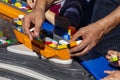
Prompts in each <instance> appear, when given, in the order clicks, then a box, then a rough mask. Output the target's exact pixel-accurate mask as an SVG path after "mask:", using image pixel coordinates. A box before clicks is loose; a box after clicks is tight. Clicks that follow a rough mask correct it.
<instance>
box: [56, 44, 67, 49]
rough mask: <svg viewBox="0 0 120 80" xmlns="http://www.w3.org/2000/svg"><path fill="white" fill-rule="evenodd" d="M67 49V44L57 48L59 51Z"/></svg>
mask: <svg viewBox="0 0 120 80" xmlns="http://www.w3.org/2000/svg"><path fill="white" fill-rule="evenodd" d="M65 48H67V45H66V44H63V45H58V46H57V49H65Z"/></svg>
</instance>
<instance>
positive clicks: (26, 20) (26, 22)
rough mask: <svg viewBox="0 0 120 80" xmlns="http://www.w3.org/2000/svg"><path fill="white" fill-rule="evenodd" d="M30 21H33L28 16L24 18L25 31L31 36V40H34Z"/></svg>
mask: <svg viewBox="0 0 120 80" xmlns="http://www.w3.org/2000/svg"><path fill="white" fill-rule="evenodd" d="M30 23H31V21H30V19H29V17H28V16H26V17H24V18H23V24H22V27H23V28H24V31H25V33H26V34H27V35H28V36H29V38H30V40H33V37H32V35H31V33H30V30H29V27H30Z"/></svg>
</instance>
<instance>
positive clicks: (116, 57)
mask: <svg viewBox="0 0 120 80" xmlns="http://www.w3.org/2000/svg"><path fill="white" fill-rule="evenodd" d="M118 60H119V59H118V56H117V55H112V56H111V60H110V61H111V62H117V61H118Z"/></svg>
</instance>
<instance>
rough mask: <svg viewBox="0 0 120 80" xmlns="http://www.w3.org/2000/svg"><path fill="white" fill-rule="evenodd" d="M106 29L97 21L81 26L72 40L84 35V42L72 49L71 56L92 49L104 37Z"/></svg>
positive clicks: (79, 54)
mask: <svg viewBox="0 0 120 80" xmlns="http://www.w3.org/2000/svg"><path fill="white" fill-rule="evenodd" d="M103 31H104V30H103V29H102V27H101V25H99V24H98V23H97V22H96V23H93V24H90V25H88V26H86V27H82V28H80V29H79V30H78V31H77V32H76V34H75V35H73V37H72V39H71V40H70V41H74V40H76V39H78V38H79V37H82V38H83V40H82V42H81V43H80V44H79V45H78V46H76V47H73V48H72V49H70V53H71V56H81V55H84V54H85V53H87V52H88V51H89V50H91V49H92V48H93V47H94V46H95V45H96V44H97V43H98V42H99V41H100V40H101V38H102V37H103V35H104V32H103Z"/></svg>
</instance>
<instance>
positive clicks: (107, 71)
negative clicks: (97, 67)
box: [104, 70, 115, 74]
mask: <svg viewBox="0 0 120 80" xmlns="http://www.w3.org/2000/svg"><path fill="white" fill-rule="evenodd" d="M114 72H115V71H109V70H105V71H104V73H106V74H113V73H114Z"/></svg>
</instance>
